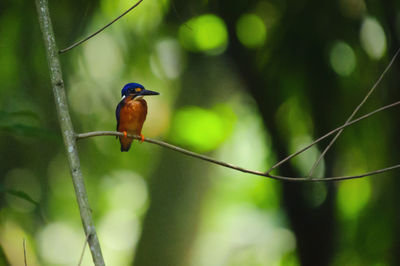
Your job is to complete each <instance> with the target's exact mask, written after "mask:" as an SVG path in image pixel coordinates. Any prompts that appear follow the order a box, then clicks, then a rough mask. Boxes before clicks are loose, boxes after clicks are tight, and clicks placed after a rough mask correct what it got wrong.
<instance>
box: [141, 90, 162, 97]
mask: <svg viewBox="0 0 400 266" xmlns="http://www.w3.org/2000/svg"><path fill="white" fill-rule="evenodd" d="M159 94H160V93H158V92H156V91H150V90H142V91H141V92H140V93H139V96H144V95H159Z"/></svg>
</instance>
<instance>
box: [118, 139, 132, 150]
mask: <svg viewBox="0 0 400 266" xmlns="http://www.w3.org/2000/svg"><path fill="white" fill-rule="evenodd" d="M132 141H133V139H132V138H128V137H125V136H123V137H119V142H120V143H121V151H129V149H130V148H131V144H132Z"/></svg>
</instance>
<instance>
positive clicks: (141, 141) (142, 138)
mask: <svg viewBox="0 0 400 266" xmlns="http://www.w3.org/2000/svg"><path fill="white" fill-rule="evenodd" d="M140 138H141V139H140V143H143V142H144V136H143V135H142V134H140Z"/></svg>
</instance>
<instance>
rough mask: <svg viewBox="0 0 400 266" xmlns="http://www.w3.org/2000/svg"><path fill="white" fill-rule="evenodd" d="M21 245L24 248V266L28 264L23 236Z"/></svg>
mask: <svg viewBox="0 0 400 266" xmlns="http://www.w3.org/2000/svg"><path fill="white" fill-rule="evenodd" d="M22 246H23V248H24V264H25V266H28V263H27V262H26V243H25V238H24V239H23V240H22Z"/></svg>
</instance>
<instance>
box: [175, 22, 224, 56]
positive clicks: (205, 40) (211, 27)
mask: <svg viewBox="0 0 400 266" xmlns="http://www.w3.org/2000/svg"><path fill="white" fill-rule="evenodd" d="M179 39H180V41H181V44H182V45H183V47H185V48H186V49H188V50H190V51H199V52H205V53H208V54H213V55H217V54H220V53H222V52H223V51H224V50H225V49H226V46H227V45H228V33H227V29H226V25H225V23H224V21H223V20H222V19H221V18H220V17H218V16H216V15H213V14H206V15H201V16H198V17H195V18H192V19H190V20H189V21H187V22H185V24H182V25H181V26H180V29H179Z"/></svg>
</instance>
